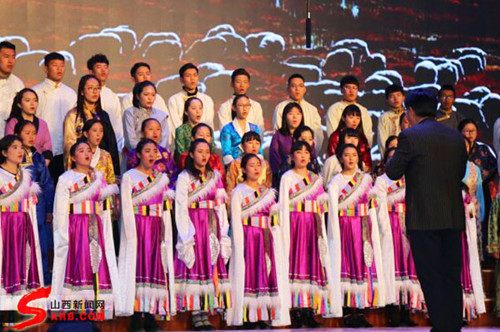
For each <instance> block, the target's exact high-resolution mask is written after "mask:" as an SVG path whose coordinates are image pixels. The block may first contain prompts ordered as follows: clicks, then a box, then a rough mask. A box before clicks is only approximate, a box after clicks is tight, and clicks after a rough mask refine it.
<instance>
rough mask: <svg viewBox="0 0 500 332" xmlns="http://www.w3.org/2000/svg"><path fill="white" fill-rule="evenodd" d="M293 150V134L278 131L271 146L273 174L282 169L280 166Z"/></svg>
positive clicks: (270, 155) (270, 160)
mask: <svg viewBox="0 0 500 332" xmlns="http://www.w3.org/2000/svg"><path fill="white" fill-rule="evenodd" d="M291 151H292V136H291V135H290V136H285V135H283V134H282V133H280V132H279V131H276V132H275V133H274V135H273V139H272V140H271V146H270V148H269V164H270V165H271V170H272V171H273V174H276V173H278V172H279V171H280V166H281V163H282V161H283V159H285V158H287V157H288V155H290V152H291Z"/></svg>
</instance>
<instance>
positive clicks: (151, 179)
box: [132, 170, 161, 197]
mask: <svg viewBox="0 0 500 332" xmlns="http://www.w3.org/2000/svg"><path fill="white" fill-rule="evenodd" d="M160 176H161V174H160V173H158V172H157V171H156V170H153V173H152V174H151V175H149V176H148V177H147V178H145V179H144V180H142V181H140V182H139V183H137V184H136V185H135V186H133V187H132V197H135V196H137V195H139V194H140V193H142V192H143V191H144V190H146V189H147V188H149V187H150V186H153V185H154V184H155V183H156V182H157V181H158V179H159V178H160Z"/></svg>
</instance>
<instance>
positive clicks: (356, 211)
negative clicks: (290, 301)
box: [339, 203, 368, 217]
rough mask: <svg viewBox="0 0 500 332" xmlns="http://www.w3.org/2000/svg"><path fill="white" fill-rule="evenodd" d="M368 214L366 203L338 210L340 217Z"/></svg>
mask: <svg viewBox="0 0 500 332" xmlns="http://www.w3.org/2000/svg"><path fill="white" fill-rule="evenodd" d="M367 215H368V203H361V204H355V205H351V206H349V207H347V208H346V209H340V210H339V216H340V217H365V216H367Z"/></svg>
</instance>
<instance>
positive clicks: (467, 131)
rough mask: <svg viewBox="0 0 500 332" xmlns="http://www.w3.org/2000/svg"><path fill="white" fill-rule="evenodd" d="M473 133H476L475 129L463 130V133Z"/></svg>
mask: <svg viewBox="0 0 500 332" xmlns="http://www.w3.org/2000/svg"><path fill="white" fill-rule="evenodd" d="M475 133H477V130H476V129H471V130H464V134H475Z"/></svg>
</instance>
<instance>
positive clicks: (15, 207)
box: [0, 196, 38, 212]
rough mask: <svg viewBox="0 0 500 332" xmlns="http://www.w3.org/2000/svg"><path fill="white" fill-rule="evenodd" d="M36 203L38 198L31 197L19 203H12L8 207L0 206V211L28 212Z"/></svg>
mask: <svg viewBox="0 0 500 332" xmlns="http://www.w3.org/2000/svg"><path fill="white" fill-rule="evenodd" d="M36 203H38V197H36V196H31V197H30V198H25V199H22V200H20V201H17V202H14V203H12V204H9V205H2V206H0V211H2V212H29V209H30V207H31V206H32V205H36Z"/></svg>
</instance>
